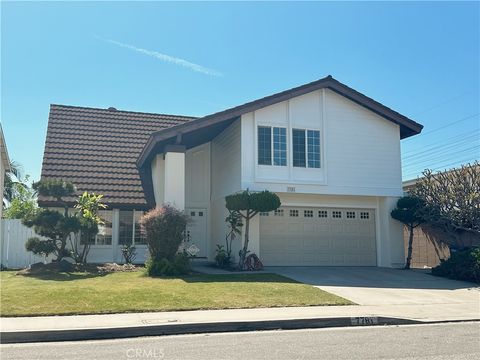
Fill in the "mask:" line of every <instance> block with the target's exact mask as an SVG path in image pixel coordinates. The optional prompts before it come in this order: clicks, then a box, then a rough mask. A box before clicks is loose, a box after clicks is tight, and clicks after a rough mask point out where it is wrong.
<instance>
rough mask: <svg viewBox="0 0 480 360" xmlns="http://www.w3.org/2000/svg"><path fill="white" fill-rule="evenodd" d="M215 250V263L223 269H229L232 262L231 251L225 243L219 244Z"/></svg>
mask: <svg viewBox="0 0 480 360" xmlns="http://www.w3.org/2000/svg"><path fill="white" fill-rule="evenodd" d="M215 252H216V254H215V264H216V265H217V266H218V267H219V268H221V269H229V268H230V267H231V264H232V256H231V253H230V252H228V251H227V250H225V248H224V246H223V245H217V249H216V250H215Z"/></svg>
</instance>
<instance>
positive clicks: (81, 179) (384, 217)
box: [39, 76, 422, 267]
mask: <svg viewBox="0 0 480 360" xmlns="http://www.w3.org/2000/svg"><path fill="white" fill-rule="evenodd" d="M421 130H422V125H420V124H418V123H416V122H414V121H413V120H411V119H408V118H407V117H405V116H403V115H401V114H399V113H397V112H395V111H393V110H392V109H390V108H388V107H385V106H384V105H382V104H380V103H378V102H376V101H375V100H373V99H371V98H368V97H366V96H365V95H363V94H361V93H359V92H357V91H355V90H353V89H351V88H349V87H347V86H346V85H344V84H342V83H340V82H338V81H337V80H335V79H333V78H332V77H331V76H328V77H326V78H323V79H320V80H318V81H315V82H312V83H309V84H306V85H302V86H300V87H297V88H294V89H290V90H287V91H284V92H281V93H278V94H275V95H271V96H268V97H265V98H262V99H259V100H256V101H252V102H249V103H247V104H244V105H241V106H238V107H234V108H231V109H228V110H225V111H222V112H219V113H215V114H212V115H209V116H205V117H202V118H192V117H185V116H173V115H160V114H146V113H138V112H128V111H119V110H116V109H114V108H109V109H92V108H83V107H73V106H62V105H52V106H51V109H50V117H49V125H48V131H47V139H46V145H45V155H44V160H43V166H42V179H45V178H57V179H65V180H70V181H72V182H73V183H74V184H75V185H76V186H77V188H78V192H79V193H80V192H82V191H85V190H87V191H94V192H96V193H101V194H104V195H105V201H106V202H107V204H108V205H109V209H110V210H108V211H106V212H104V213H103V216H104V217H105V218H106V219H107V224H106V226H105V227H104V228H103V229H101V230H102V231H101V234H100V235H99V236H97V239H96V243H95V245H94V246H93V247H92V250H91V252H90V261H121V254H120V245H121V244H124V243H131V242H133V243H134V244H135V245H136V246H137V248H138V249H139V252H140V254H139V255H140V257H139V261H142V260H143V254H144V253H145V251H146V247H145V245H144V240H143V238H142V236H141V234H140V229H139V226H138V219H139V218H140V216H141V214H142V212H143V211H145V210H148V209H150V208H152V207H154V206H159V205H161V204H163V203H171V204H173V205H175V206H176V207H178V208H181V209H185V211H186V212H187V214H188V215H190V216H191V218H192V223H191V224H190V225H189V227H188V234H189V238H190V241H191V242H192V243H194V244H195V245H196V246H198V247H199V249H200V252H199V254H198V256H199V257H205V258H207V259H209V260H212V259H213V257H214V253H215V245H216V244H223V243H224V238H225V233H226V226H225V217H226V209H225V196H226V195H229V194H232V193H235V192H238V191H242V190H245V189H250V190H251V191H260V190H264V189H268V190H270V191H274V192H276V193H277V194H278V195H279V196H280V199H281V201H282V207H281V208H280V209H278V210H277V211H275V212H271V213H265V214H260V216H257V217H256V218H255V219H254V220H253V222H252V224H251V229H250V231H251V233H250V234H251V236H250V250H251V251H252V252H255V253H257V254H258V255H259V256H260V258H261V259H262V261H263V262H264V264H265V265H285V266H301V265H305V266H311V265H334V266H347V265H356V266H386V267H399V266H403V264H404V258H405V253H404V246H403V236H402V225H401V224H400V223H398V222H396V221H395V220H393V219H392V218H391V217H390V210H391V209H392V208H393V207H394V206H395V204H396V201H397V199H398V197H400V196H402V194H403V191H402V175H401V158H400V140H401V139H404V138H407V137H410V136H413V135H416V134H418V133H420V131H421ZM69 200H70V201H72V202H73V200H74V199H73V198H71V199H69ZM39 203H40V205H41V206H50V207H55V206H58V204H56V203H55V201H53V200H52V199H46V198H40V199H39ZM236 245H237V248H239V242H238V244H236Z"/></svg>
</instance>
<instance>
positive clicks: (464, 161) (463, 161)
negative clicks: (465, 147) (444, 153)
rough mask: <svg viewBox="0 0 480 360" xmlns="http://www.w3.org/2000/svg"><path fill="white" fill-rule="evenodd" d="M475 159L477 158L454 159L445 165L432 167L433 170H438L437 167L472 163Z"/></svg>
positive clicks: (442, 167)
mask: <svg viewBox="0 0 480 360" xmlns="http://www.w3.org/2000/svg"><path fill="white" fill-rule="evenodd" d="M475 160H477V159H471V158H467V159H465V160H458V161H455V162H453V163H450V164H447V165H442V166H439V167H437V168H435V169H433V171H436V170H439V169H445V168H447V167H449V166H455V165H459V164H467V163H469V162H472V163H473V162H474V161H475Z"/></svg>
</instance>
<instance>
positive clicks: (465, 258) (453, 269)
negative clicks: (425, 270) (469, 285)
mask: <svg viewBox="0 0 480 360" xmlns="http://www.w3.org/2000/svg"><path fill="white" fill-rule="evenodd" d="M432 274H433V275H436V276H444V277H448V278H450V279H456V280H466V281H473V282H476V283H479V282H480V248H468V249H462V250H458V251H455V252H452V253H451V255H450V258H449V259H448V260H442V262H441V263H440V265H438V266H437V267H435V268H433V269H432Z"/></svg>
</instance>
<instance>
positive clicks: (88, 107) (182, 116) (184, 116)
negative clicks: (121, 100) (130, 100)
mask: <svg viewBox="0 0 480 360" xmlns="http://www.w3.org/2000/svg"><path fill="white" fill-rule="evenodd" d="M53 106H55V107H63V108H74V109H88V110H98V111H106V112H110V113H114V112H115V113H119V112H120V113H129V114H141V115H155V116H171V117H179V118H189V119H199V117H198V116H190V115H176V114H161V113H153V112H145V111H131V110H118V109H115V110H109V108H106V109H105V108H98V107H92V106H77V105H64V104H50V108H51V107H53Z"/></svg>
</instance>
